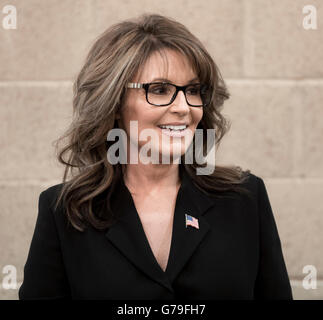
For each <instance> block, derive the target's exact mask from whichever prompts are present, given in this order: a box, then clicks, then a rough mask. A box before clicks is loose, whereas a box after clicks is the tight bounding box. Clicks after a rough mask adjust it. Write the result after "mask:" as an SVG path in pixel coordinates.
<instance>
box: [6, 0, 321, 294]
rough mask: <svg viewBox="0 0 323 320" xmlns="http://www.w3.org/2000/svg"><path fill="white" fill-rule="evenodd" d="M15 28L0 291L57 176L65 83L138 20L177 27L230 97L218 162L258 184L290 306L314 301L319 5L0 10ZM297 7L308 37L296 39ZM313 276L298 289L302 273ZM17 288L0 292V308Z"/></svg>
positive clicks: (99, 4)
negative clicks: (153, 17) (102, 44)
mask: <svg viewBox="0 0 323 320" xmlns="http://www.w3.org/2000/svg"><path fill="white" fill-rule="evenodd" d="M6 5H14V6H15V7H16V9H17V29H12V30H6V29H4V28H3V27H2V24H1V25H0V48H1V49H0V119H1V126H0V127H1V135H0V149H1V151H0V163H1V167H0V204H1V211H0V252H1V254H0V283H1V282H2V279H3V278H4V277H5V276H6V274H5V273H4V269H3V268H4V267H5V266H6V265H13V266H15V267H16V268H17V281H18V287H17V288H19V285H20V283H21V281H22V277H23V267H24V264H25V261H26V258H27V254H28V250H29V246H30V241H31V238H32V234H33V230H34V225H35V221H36V217H37V210H38V197H39V194H40V192H41V191H42V190H44V189H45V188H47V187H49V186H51V185H53V184H55V183H59V182H60V179H61V177H62V172H63V171H62V170H63V168H62V167H60V166H59V165H58V164H57V162H56V160H55V155H54V148H53V146H52V141H53V140H54V139H56V138H57V137H58V136H59V135H60V134H61V133H62V132H63V131H64V129H65V128H66V126H67V124H68V123H69V121H70V119H71V113H72V84H73V80H74V79H75V77H76V75H77V73H78V71H79V70H80V68H81V66H82V63H83V61H84V59H85V56H86V54H87V52H88V50H89V48H90V46H91V44H92V43H93V42H94V39H95V38H96V37H97V36H98V35H99V34H100V33H101V32H103V31H104V30H105V29H106V28H107V27H108V26H110V25H111V24H113V23H116V22H119V21H121V20H123V19H126V18H131V17H135V16H138V15H139V14H141V13H143V12H151V13H160V14H164V15H167V16H170V17H172V18H175V19H177V20H178V21H180V22H182V23H184V24H185V25H186V26H187V27H188V28H189V29H190V30H191V31H192V32H193V33H194V34H195V35H197V36H198V37H199V38H200V39H201V40H202V41H203V43H204V44H205V45H206V47H207V48H208V49H209V51H210V53H211V54H212V56H213V57H214V59H215V61H216V62H217V64H218V66H219V67H220V70H221V72H222V75H223V77H224V79H225V81H226V83H227V85H228V87H229V90H230V92H231V95H232V96H231V98H230V99H229V100H228V101H226V102H225V105H224V108H223V114H225V115H226V116H227V117H228V118H229V119H230V120H231V123H232V124H231V130H230V131H229V133H228V134H227V135H226V136H225V137H224V138H223V141H222V143H221V146H220V148H219V150H218V162H219V163H220V162H221V163H225V164H237V165H240V166H241V167H242V168H244V169H250V170H251V172H253V173H254V174H256V175H258V176H260V177H262V178H263V179H264V181H265V184H266V187H267V190H268V194H269V198H270V201H271V205H272V208H273V212H274V215H275V219H276V223H277V227H278V230H279V234H280V238H281V242H282V247H283V252H284V257H285V262H286V265H287V269H288V273H289V276H290V279H291V283H292V287H293V293H294V298H295V299H323V255H322V244H323V233H322V230H323V202H322V197H323V103H322V101H323V90H322V89H323V41H322V40H323V2H322V1H321V0H307V1H305V0H203V1H196V0H176V1H172V0H164V1H152V0H150V1H148V0H136V1H133V0H120V1H111V0H87V1H85V0H84V1H76V0H46V1H40V0H0V9H1V11H0V20H1V21H2V19H3V18H4V17H5V15H6V14H5V13H3V12H2V9H3V8H4V7H5V6H6ZM305 5H314V6H315V7H316V9H317V29H316V30H305V29H304V28H303V18H304V17H305V15H306V14H304V13H303V12H302V9H303V7H304V6H305ZM306 265H313V266H315V268H316V270H317V280H318V282H317V289H309V290H305V289H304V288H303V286H302V280H303V278H304V277H305V275H306V274H304V273H303V267H304V266H306ZM17 292H18V290H17V289H16V290H13V289H10V290H6V289H4V288H2V287H1V288H0V299H17V297H18V295H17Z"/></svg>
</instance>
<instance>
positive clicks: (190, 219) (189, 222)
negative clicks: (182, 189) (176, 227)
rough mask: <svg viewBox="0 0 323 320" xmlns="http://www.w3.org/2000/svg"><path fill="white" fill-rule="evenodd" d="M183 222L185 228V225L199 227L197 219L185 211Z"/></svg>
mask: <svg viewBox="0 0 323 320" xmlns="http://www.w3.org/2000/svg"><path fill="white" fill-rule="evenodd" d="M185 224H186V228H187V226H191V227H194V228H196V229H199V221H198V219H196V218H194V217H192V216H190V215H188V214H186V213H185Z"/></svg>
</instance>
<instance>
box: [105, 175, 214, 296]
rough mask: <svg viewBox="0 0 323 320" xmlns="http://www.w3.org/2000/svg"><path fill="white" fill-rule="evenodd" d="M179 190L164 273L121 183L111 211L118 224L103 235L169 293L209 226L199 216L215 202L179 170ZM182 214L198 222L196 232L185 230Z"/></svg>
mask: <svg viewBox="0 0 323 320" xmlns="http://www.w3.org/2000/svg"><path fill="white" fill-rule="evenodd" d="M181 180H182V183H181V187H180V189H179V191H178V194H177V199H176V206H175V212H174V220H173V231H172V241H171V247H170V253H169V258H168V264H167V268H166V271H165V272H164V271H163V270H162V269H161V268H160V266H159V264H158V262H157V261H156V259H155V257H154V254H153V252H152V250H151V248H150V245H149V242H148V240H147V238H146V235H145V232H144V230H143V227H142V224H141V221H140V218H139V215H138V213H137V210H136V207H135V205H134V202H133V199H132V196H131V194H130V192H129V190H128V188H127V187H126V186H125V184H124V181H123V179H120V181H119V183H118V184H117V186H116V190H115V191H116V192H115V193H114V194H115V199H114V202H113V207H112V208H113V210H114V211H115V212H117V223H115V224H113V225H112V226H111V227H110V228H109V229H108V230H107V232H106V234H105V235H106V237H107V238H108V239H109V241H110V242H111V243H112V244H113V245H114V246H115V247H116V248H117V249H118V250H120V252H121V253H122V254H123V255H124V256H125V257H126V258H127V259H128V260H129V261H130V262H131V263H133V264H134V265H135V266H136V267H137V268H138V269H140V270H141V271H142V272H144V273H145V274H146V275H147V276H149V277H150V278H151V279H153V280H154V281H156V282H158V283H159V284H161V285H162V286H164V287H165V288H167V289H168V290H170V291H171V292H173V291H174V290H173V288H172V283H173V281H174V280H175V278H176V277H177V276H178V274H179V273H180V272H181V270H182V269H183V267H184V266H185V264H186V263H187V262H188V260H189V259H190V257H191V256H192V254H193V253H194V251H195V250H196V249H197V247H198V245H199V244H200V243H201V241H202V240H203V238H204V237H205V236H206V234H207V233H208V231H209V229H210V226H209V224H208V222H207V221H206V219H205V218H204V217H203V216H202V214H203V213H205V212H206V210H207V209H208V208H210V207H211V206H212V205H213V204H214V201H212V199H211V198H210V197H208V196H207V195H205V194H204V193H203V192H202V191H200V190H199V189H198V188H197V187H196V186H195V185H194V184H193V181H191V179H190V177H189V176H188V174H187V173H186V172H185V170H181ZM185 214H189V215H191V216H193V217H195V218H197V219H198V222H199V229H195V228H193V227H191V226H188V227H187V228H186V225H185Z"/></svg>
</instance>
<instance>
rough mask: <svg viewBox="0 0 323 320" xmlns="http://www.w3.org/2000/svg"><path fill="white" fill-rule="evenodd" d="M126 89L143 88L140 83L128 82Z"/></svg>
mask: <svg viewBox="0 0 323 320" xmlns="http://www.w3.org/2000/svg"><path fill="white" fill-rule="evenodd" d="M126 88H135V89H136V88H143V85H142V83H135V82H129V83H127V85H126Z"/></svg>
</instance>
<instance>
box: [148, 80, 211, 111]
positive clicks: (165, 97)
mask: <svg viewBox="0 0 323 320" xmlns="http://www.w3.org/2000/svg"><path fill="white" fill-rule="evenodd" d="M175 92H176V87H175V86H174V85H172V84H169V83H152V84H150V85H149V88H148V92H147V99H148V102H149V103H152V104H156V105H164V104H169V103H170V102H171V100H172V98H173V96H174V94H175ZM185 95H186V99H187V102H188V103H189V104H190V105H193V106H202V105H203V103H205V102H206V95H205V93H204V92H203V90H202V86H201V84H192V85H190V86H188V87H187V88H186V91H185Z"/></svg>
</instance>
